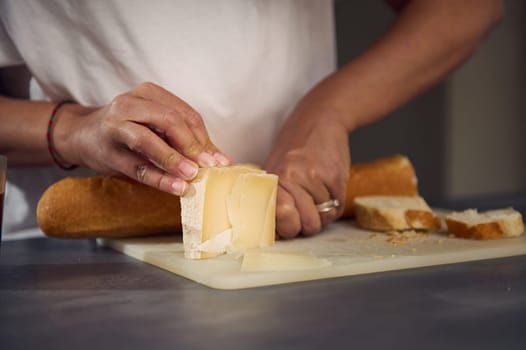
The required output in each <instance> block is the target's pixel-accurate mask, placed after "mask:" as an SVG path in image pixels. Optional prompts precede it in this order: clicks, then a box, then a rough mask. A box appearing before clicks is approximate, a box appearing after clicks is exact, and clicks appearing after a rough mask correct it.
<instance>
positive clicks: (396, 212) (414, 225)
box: [354, 196, 441, 231]
mask: <svg viewBox="0 0 526 350" xmlns="http://www.w3.org/2000/svg"><path fill="white" fill-rule="evenodd" d="M354 205H355V210H356V222H357V224H358V226H360V227H362V228H365V229H370V230H378V231H391V230H396V231H403V230H432V229H439V228H440V227H441V223H440V219H439V218H438V217H437V216H436V215H435V214H434V213H433V211H432V210H431V208H429V206H428V205H427V203H426V201H425V200H424V199H423V198H422V197H419V196H363V197H357V198H355V199H354Z"/></svg>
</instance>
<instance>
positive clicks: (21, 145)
mask: <svg viewBox="0 0 526 350" xmlns="http://www.w3.org/2000/svg"><path fill="white" fill-rule="evenodd" d="M52 109H53V104H52V103H49V102H32V101H28V100H21V99H15V98H9V97H4V96H0V125H1V127H0V153H1V154H4V155H6V156H7V157H8V159H9V164H10V165H14V166H43V165H51V164H52V162H53V161H52V159H51V157H50V155H49V153H48V150H47V144H46V130H47V123H48V120H49V114H50V113H51V110H52Z"/></svg>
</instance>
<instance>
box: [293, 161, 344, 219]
mask: <svg viewBox="0 0 526 350" xmlns="http://www.w3.org/2000/svg"><path fill="white" fill-rule="evenodd" d="M298 181H299V183H298V185H299V186H301V187H302V188H303V189H304V190H305V192H307V193H308V194H310V195H311V196H312V201H313V202H314V204H315V206H316V210H317V212H318V215H319V216H320V219H321V225H322V227H324V226H327V225H328V224H330V223H331V222H332V221H334V219H336V214H337V211H336V210H335V209H333V210H330V211H327V212H323V213H321V212H320V211H319V209H318V205H319V204H322V203H324V202H327V201H329V200H331V199H332V197H331V193H330V192H329V190H328V189H327V186H326V185H325V183H323V182H322V181H321V179H320V178H319V177H318V176H317V175H316V173H315V172H314V170H312V171H311V173H310V174H309V178H308V179H306V178H303V179H302V178H299V179H298Z"/></svg>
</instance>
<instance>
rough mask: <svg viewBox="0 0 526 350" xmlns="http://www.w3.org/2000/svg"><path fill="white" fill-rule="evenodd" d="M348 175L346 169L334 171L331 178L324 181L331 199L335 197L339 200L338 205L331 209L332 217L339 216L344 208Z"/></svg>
mask: <svg viewBox="0 0 526 350" xmlns="http://www.w3.org/2000/svg"><path fill="white" fill-rule="evenodd" d="M348 177H349V173H348V170H347V171H344V172H340V173H337V172H334V173H333V174H332V178H331V179H328V180H327V181H326V182H325V183H326V184H327V189H328V191H329V193H330V197H331V198H332V199H337V200H338V201H339V202H340V206H339V207H338V208H335V209H334V210H332V211H331V212H333V213H334V219H337V218H339V217H340V216H341V215H342V214H343V210H344V209H345V199H346V194H347V184H348Z"/></svg>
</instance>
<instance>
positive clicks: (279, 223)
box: [276, 186, 301, 238]
mask: <svg viewBox="0 0 526 350" xmlns="http://www.w3.org/2000/svg"><path fill="white" fill-rule="evenodd" d="M276 232H277V233H278V235H279V236H280V237H282V238H294V237H296V236H297V235H298V234H299V233H300V232H301V220H300V215H299V212H298V210H297V209H296V205H295V203H294V198H293V197H292V196H291V195H290V194H289V193H288V192H287V191H286V190H285V189H284V188H283V187H281V186H278V193H277V203H276Z"/></svg>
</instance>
